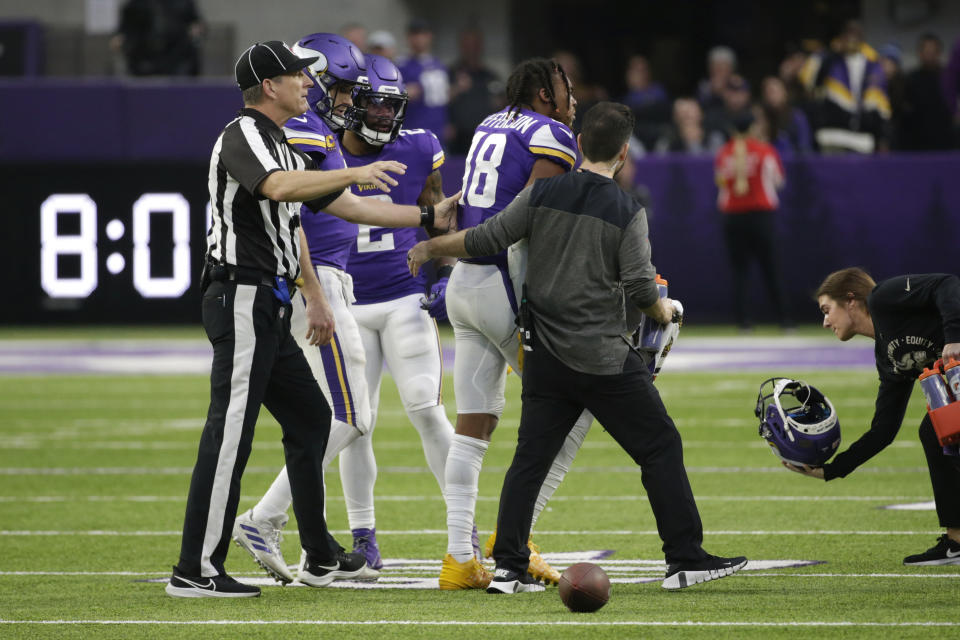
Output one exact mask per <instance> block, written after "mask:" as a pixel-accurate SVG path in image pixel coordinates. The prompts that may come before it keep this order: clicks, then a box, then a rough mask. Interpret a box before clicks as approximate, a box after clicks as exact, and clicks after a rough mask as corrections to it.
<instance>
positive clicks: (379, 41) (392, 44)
mask: <svg viewBox="0 0 960 640" xmlns="http://www.w3.org/2000/svg"><path fill="white" fill-rule="evenodd" d="M364 53H375V54H377V55H378V56H383V57H384V58H387V59H388V60H393V59H395V58H396V57H397V39H396V38H394V37H393V34H392V33H390V32H389V31H384V30H382V29H381V30H379V31H374V32H373V33H371V34H370V35H369V36H367V50H366V51H365V52H364Z"/></svg>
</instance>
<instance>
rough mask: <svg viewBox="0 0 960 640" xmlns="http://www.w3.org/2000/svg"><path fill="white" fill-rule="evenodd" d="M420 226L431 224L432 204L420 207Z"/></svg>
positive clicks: (429, 225)
mask: <svg viewBox="0 0 960 640" xmlns="http://www.w3.org/2000/svg"><path fill="white" fill-rule="evenodd" d="M420 226H421V227H432V226H433V205H432V204H428V205H425V206H421V207H420Z"/></svg>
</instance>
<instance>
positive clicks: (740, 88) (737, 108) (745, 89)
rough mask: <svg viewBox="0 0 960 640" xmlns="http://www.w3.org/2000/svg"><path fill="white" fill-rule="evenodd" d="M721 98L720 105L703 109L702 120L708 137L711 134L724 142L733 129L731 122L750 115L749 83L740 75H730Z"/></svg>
mask: <svg viewBox="0 0 960 640" xmlns="http://www.w3.org/2000/svg"><path fill="white" fill-rule="evenodd" d="M721 99H722V102H721V106H719V107H712V108H710V109H705V110H704V118H703V122H704V127H705V128H706V129H707V137H708V138H709V137H711V136H713V137H716V138H719V139H720V140H722V141H724V142H725V141H726V140H727V138H728V137H729V136H730V132H731V131H733V123H734V122H736V121H738V120H740V119H742V118H749V117H750V114H751V107H750V83H749V82H747V81H746V79H745V78H744V77H743V76H741V75H738V74H736V73H735V74H733V75H731V76H730V77H729V78H727V84H726V85H725V86H724V87H723V92H722V93H721Z"/></svg>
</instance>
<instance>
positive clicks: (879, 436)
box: [823, 378, 913, 480]
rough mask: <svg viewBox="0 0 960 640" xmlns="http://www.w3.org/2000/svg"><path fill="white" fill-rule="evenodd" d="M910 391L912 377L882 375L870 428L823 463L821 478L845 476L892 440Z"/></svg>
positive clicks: (905, 408) (900, 421) (905, 407)
mask: <svg viewBox="0 0 960 640" xmlns="http://www.w3.org/2000/svg"><path fill="white" fill-rule="evenodd" d="M911 393H913V380H891V379H885V378H881V379H880V389H879V390H878V391H877V403H876V408H875V409H874V412H873V421H872V422H871V423H870V430H869V431H867V432H866V433H865V434H863V435H862V436H860V438H859V439H858V440H857V441H856V442H854V443H853V444H851V445H850V446H849V447H847V450H846V451H844V452H843V453H838V454H837V457H835V458H834V459H833V461H832V462H828V463H827V464H825V465H823V479H824V480H833V479H834V478H844V477H846V476H847V474H849V473H850V472H852V471H853V470H854V469H856V468H857V467H859V466H860V465H862V464H863V463H864V462H866V461H867V460H869V459H870V458H872V457H873V456H875V455H877V454H878V453H880V452H881V451H883V450H884V449H885V448H886V447H887V446H888V445H889V444H890V443H891V442H893V439H894V438H896V437H897V432H898V431H900V425H901V424H902V423H903V416H904V415H905V414H906V412H907V404H909V402H910V394H911Z"/></svg>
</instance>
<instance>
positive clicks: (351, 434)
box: [253, 420, 360, 520]
mask: <svg viewBox="0 0 960 640" xmlns="http://www.w3.org/2000/svg"><path fill="white" fill-rule="evenodd" d="M359 437H360V432H359V431H357V429H356V428H355V427H353V426H351V425H349V424H347V423H346V422H340V421H339V420H334V421H333V424H332V426H331V428H330V439H329V440H328V441H327V452H326V454H325V455H324V457H323V468H324V469H326V468H327V465H328V464H329V463H330V461H331V460H332V459H333V456H335V455H337V454H338V453H340V451H341V450H342V449H344V448H345V447H346V446H347V445H348V444H350V443H351V442H353V440H355V439H357V438H359ZM331 452H332V453H331ZM324 487H326V482H324ZM292 502H293V494H292V493H291V492H290V479H289V478H288V477H287V467H286V465H284V467H283V469H281V470H280V473H279V474H278V475H277V477H276V478H275V479H274V481H273V484H271V485H270V488H269V489H267V492H266V493H265V494H263V497H262V498H260V502H258V503H257V504H256V506H254V507H253V511H254V514H255V515H256V517H257V519H258V520H266V519H268V518H273V517H275V516H279V515H284V514H286V513H287V510H288V509H289V508H290V504H291V503H292ZM324 511H326V509H324ZM324 516H326V513H324Z"/></svg>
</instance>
